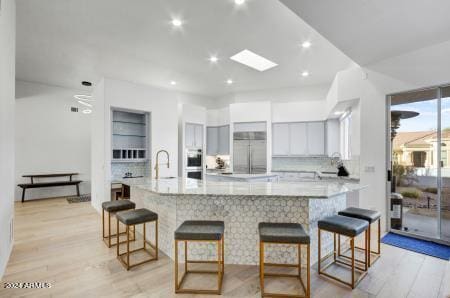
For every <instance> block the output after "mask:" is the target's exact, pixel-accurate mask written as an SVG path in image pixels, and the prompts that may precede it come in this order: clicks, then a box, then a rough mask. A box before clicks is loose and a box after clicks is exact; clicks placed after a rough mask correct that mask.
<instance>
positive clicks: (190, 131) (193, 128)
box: [185, 123, 203, 148]
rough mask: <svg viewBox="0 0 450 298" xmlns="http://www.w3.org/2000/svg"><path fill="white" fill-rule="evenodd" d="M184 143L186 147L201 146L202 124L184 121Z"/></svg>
mask: <svg viewBox="0 0 450 298" xmlns="http://www.w3.org/2000/svg"><path fill="white" fill-rule="evenodd" d="M185 143H186V147H188V148H202V147H203V125H201V124H193V123H186V128H185Z"/></svg>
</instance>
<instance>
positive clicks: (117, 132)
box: [112, 110, 149, 162]
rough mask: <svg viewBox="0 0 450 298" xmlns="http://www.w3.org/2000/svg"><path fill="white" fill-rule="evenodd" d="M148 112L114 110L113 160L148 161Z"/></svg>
mask: <svg viewBox="0 0 450 298" xmlns="http://www.w3.org/2000/svg"><path fill="white" fill-rule="evenodd" d="M148 127H149V126H148V114H147V113H134V112H126V111H119V110H113V111H112V161H113V162H146V161H147V160H148V157H147V149H148V131H149V129H148Z"/></svg>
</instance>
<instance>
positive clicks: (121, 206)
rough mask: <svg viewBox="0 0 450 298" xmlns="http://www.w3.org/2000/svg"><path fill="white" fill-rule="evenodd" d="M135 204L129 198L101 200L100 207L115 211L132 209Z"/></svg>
mask: <svg viewBox="0 0 450 298" xmlns="http://www.w3.org/2000/svg"><path fill="white" fill-rule="evenodd" d="M135 207H136V204H135V203H134V202H131V201H130V200H117V201H110V202H103V203H102V208H103V209H104V210H105V211H108V212H117V211H122V210H128V209H134V208H135Z"/></svg>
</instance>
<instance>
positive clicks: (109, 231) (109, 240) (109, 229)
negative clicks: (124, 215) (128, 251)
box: [108, 212, 119, 247]
mask: <svg viewBox="0 0 450 298" xmlns="http://www.w3.org/2000/svg"><path fill="white" fill-rule="evenodd" d="M116 234H117V235H119V233H116ZM117 243H119V240H117ZM108 247H111V212H108Z"/></svg>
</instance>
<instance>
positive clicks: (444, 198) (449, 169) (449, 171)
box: [439, 86, 450, 242]
mask: <svg viewBox="0 0 450 298" xmlns="http://www.w3.org/2000/svg"><path fill="white" fill-rule="evenodd" d="M440 97H441V109H440V110H441V112H440V118H441V119H440V122H441V138H440V144H441V151H440V152H441V156H440V159H441V166H442V167H441V171H440V176H441V181H440V184H441V187H440V199H441V200H440V201H441V204H440V227H439V228H440V238H441V239H442V240H444V241H446V242H450V86H447V87H443V88H440Z"/></svg>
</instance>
